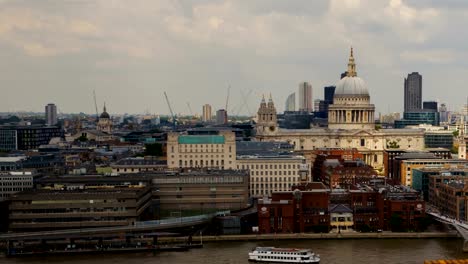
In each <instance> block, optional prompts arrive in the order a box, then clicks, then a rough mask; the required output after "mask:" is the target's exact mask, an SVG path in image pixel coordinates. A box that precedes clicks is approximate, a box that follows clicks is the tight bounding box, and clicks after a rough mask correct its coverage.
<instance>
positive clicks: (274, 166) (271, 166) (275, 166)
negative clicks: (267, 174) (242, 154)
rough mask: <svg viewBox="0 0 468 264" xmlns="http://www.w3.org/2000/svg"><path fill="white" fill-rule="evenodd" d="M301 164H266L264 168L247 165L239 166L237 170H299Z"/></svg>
mask: <svg viewBox="0 0 468 264" xmlns="http://www.w3.org/2000/svg"><path fill="white" fill-rule="evenodd" d="M300 166H301V165H300V164H269V165H268V164H265V166H263V164H255V165H254V164H247V165H237V168H238V169H243V170H249V169H250V170H253V169H256V170H258V169H261V170H263V169H266V170H267V169H270V170H273V169H275V170H277V169H280V170H281V169H294V168H297V169H299V168H300Z"/></svg>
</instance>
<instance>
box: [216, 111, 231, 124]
mask: <svg viewBox="0 0 468 264" xmlns="http://www.w3.org/2000/svg"><path fill="white" fill-rule="evenodd" d="M227 122H228V115H227V110H226V109H219V110H218V111H216V124H218V125H225V124H227Z"/></svg>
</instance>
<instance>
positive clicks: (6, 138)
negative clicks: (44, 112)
mask: <svg viewBox="0 0 468 264" xmlns="http://www.w3.org/2000/svg"><path fill="white" fill-rule="evenodd" d="M56 137H63V131H62V129H60V128H58V127H55V126H36V125H30V126H0V150H1V151H11V150H29V149H37V148H38V147H39V146H40V145H47V144H49V142H50V140H51V139H52V138H56Z"/></svg>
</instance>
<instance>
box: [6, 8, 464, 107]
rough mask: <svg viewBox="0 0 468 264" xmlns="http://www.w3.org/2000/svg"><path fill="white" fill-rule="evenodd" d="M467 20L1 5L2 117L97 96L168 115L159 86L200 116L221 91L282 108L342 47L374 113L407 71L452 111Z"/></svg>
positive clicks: (455, 14) (450, 12) (327, 74)
mask: <svg viewBox="0 0 468 264" xmlns="http://www.w3.org/2000/svg"><path fill="white" fill-rule="evenodd" d="M467 13H468V3H467V2H466V1H455V0H453V1H416V0H413V1H401V0H392V1H371V0H368V1H365V0H362V1H359V0H346V1H293V2H290V1H255V2H252V1H209V0H203V1H0V58H1V59H0V69H1V71H2V74H1V75H0V86H1V87H2V96H1V97H0V105H1V107H0V112H9V111H10V112H13V111H38V112H39V111H43V107H44V105H45V104H47V103H49V102H54V103H55V104H57V106H58V108H59V111H60V112H64V113H65V112H85V113H93V112H94V102H93V90H95V91H96V95H97V100H98V104H99V108H102V105H103V103H104V102H106V104H107V106H108V111H109V112H111V113H142V112H146V111H147V112H150V113H158V114H168V113H169V111H168V108H167V105H166V102H165V100H164V96H163V92H164V91H167V93H168V95H169V97H170V98H171V103H172V104H173V108H174V111H175V112H177V113H189V110H188V109H187V105H186V103H187V102H189V101H190V104H191V107H192V108H193V109H194V112H196V113H201V106H202V105H203V104H205V103H210V104H212V105H213V107H214V108H216V109H217V108H222V107H223V106H224V103H225V100H226V94H227V88H228V86H229V85H230V86H231V92H230V93H231V95H230V96H231V99H230V100H231V103H230V105H231V106H232V108H235V107H238V108H239V109H240V105H241V104H242V101H243V100H242V94H244V95H246V94H248V93H249V91H250V90H252V92H251V96H249V98H248V105H249V107H250V109H251V111H252V112H255V110H256V108H257V106H258V103H259V101H260V99H261V95H262V94H269V93H271V94H272V96H273V100H274V101H275V102H276V104H277V107H278V110H279V111H283V108H284V99H285V98H286V97H287V95H288V94H290V93H291V92H294V91H295V90H296V89H297V86H298V84H299V82H301V81H307V82H309V83H311V84H312V87H313V97H314V98H322V97H323V92H322V90H323V87H324V86H326V85H334V84H335V83H336V82H337V81H338V80H339V78H340V73H342V72H344V71H345V70H346V63H347V58H348V55H349V47H350V46H353V47H354V50H355V57H356V63H357V74H358V76H360V77H362V78H364V79H365V80H366V82H367V85H368V87H369V92H370V94H371V96H372V101H373V103H374V104H375V105H376V112H383V113H386V112H389V111H390V112H394V111H397V112H401V111H402V110H403V105H402V101H403V100H402V98H403V80H404V77H405V76H406V75H407V73H410V72H413V71H418V72H419V73H421V74H422V76H423V78H424V80H423V90H424V92H423V99H424V100H425V99H429V98H430V99H435V100H438V101H439V103H442V102H443V103H447V104H448V106H449V108H450V109H452V110H458V109H460V108H461V106H462V104H463V103H464V102H465V98H464V97H463V96H452V95H453V94H460V93H463V92H464V91H466V83H467V81H468V74H467V71H468V65H467V64H466V57H467V54H466V51H465V47H466V46H467V44H468V43H467V42H468V39H467V38H466V36H464V34H462V33H461V30H463V28H464V26H463V25H466V23H467V16H466V14H467ZM241 91H242V92H241ZM230 108H231V107H230ZM228 110H231V109H228ZM231 112H232V111H231ZM239 112H240V114H250V113H248V111H247V109H246V108H245V107H244V109H242V110H239Z"/></svg>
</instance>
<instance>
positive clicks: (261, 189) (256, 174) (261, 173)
mask: <svg viewBox="0 0 468 264" xmlns="http://www.w3.org/2000/svg"><path fill="white" fill-rule="evenodd" d="M236 162H237V169H239V170H248V171H249V173H250V195H251V196H252V197H263V196H271V194H272V192H275V191H290V190H291V188H292V186H294V185H298V184H299V183H300V182H301V181H305V182H308V181H309V179H308V177H309V176H310V175H309V174H310V173H309V172H310V165H309V164H307V163H306V159H305V157H303V156H297V155H242V156H237V161H236ZM304 173H305V174H304ZM301 176H305V177H306V178H304V179H301Z"/></svg>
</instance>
